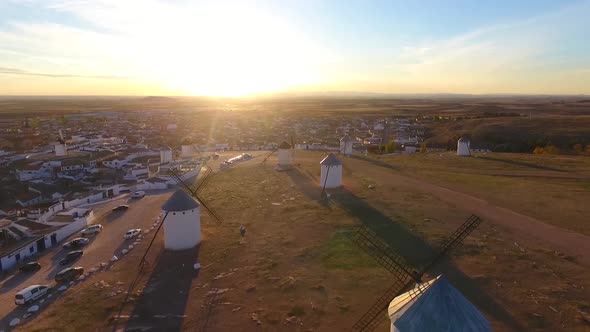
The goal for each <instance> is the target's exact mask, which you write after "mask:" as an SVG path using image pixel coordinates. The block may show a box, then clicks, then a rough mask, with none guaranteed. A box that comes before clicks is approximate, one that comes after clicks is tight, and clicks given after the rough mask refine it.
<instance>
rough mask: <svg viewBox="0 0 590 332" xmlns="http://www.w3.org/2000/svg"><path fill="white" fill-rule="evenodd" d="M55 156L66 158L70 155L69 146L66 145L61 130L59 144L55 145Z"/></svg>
mask: <svg viewBox="0 0 590 332" xmlns="http://www.w3.org/2000/svg"><path fill="white" fill-rule="evenodd" d="M55 155H56V156H57V157H64V156H67V155H68V146H67V145H66V140H65V139H64V135H63V133H62V131H61V129H60V130H59V138H58V140H57V144H55Z"/></svg>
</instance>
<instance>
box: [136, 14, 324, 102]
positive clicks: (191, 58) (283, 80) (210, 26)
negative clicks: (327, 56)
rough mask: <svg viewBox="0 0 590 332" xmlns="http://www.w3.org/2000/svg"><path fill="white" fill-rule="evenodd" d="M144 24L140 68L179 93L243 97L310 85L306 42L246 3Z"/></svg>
mask: <svg viewBox="0 0 590 332" xmlns="http://www.w3.org/2000/svg"><path fill="white" fill-rule="evenodd" d="M158 26H159V27H160V29H149V30H150V31H148V32H147V33H146V35H145V36H144V37H143V38H145V39H146V40H144V41H143V42H145V43H147V44H149V43H150V40H152V41H158V45H153V44H151V45H149V46H148V48H149V54H145V58H144V57H143V56H142V58H143V59H144V60H143V61H144V62H145V63H144V67H145V68H147V74H148V75H149V76H150V78H151V79H152V80H155V81H157V82H158V83H159V84H161V85H163V86H165V87H166V89H168V90H173V91H178V92H179V93H185V94H192V95H206V96H245V95H251V94H258V93H267V92H274V91H282V90H286V89H289V88H291V87H295V86H302V85H308V84H313V82H314V81H315V80H316V79H317V78H316V77H315V74H314V70H313V69H312V66H311V63H310V59H311V57H310V52H309V49H310V47H309V45H308V44H307V43H306V42H305V40H304V39H303V38H302V36H300V35H299V34H297V32H296V31H294V30H292V29H290V28H289V27H288V26H287V25H286V24H285V23H284V22H283V21H281V20H280V19H278V18H276V17H273V16H270V15H268V14H265V13H262V12H258V11H256V10H252V9H250V8H241V9H236V8H235V7H231V8H229V7H226V8H223V7H216V8H199V9H193V10H189V11H187V13H186V14H185V15H183V16H182V17H171V18H168V19H166V21H164V22H160V23H159V24H158Z"/></svg>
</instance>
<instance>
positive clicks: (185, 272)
mask: <svg viewBox="0 0 590 332" xmlns="http://www.w3.org/2000/svg"><path fill="white" fill-rule="evenodd" d="M199 247H200V246H197V247H196V248H193V249H187V250H182V251H167V250H163V251H162V252H161V254H159V255H158V258H157V260H156V262H154V264H155V266H154V267H153V269H151V274H150V276H149V278H148V281H147V284H146V286H145V288H144V290H143V292H142V293H141V295H140V296H139V298H138V299H137V302H136V305H135V308H134V309H133V311H132V313H131V315H130V318H129V320H128V321H127V324H126V327H125V331H142V330H146V329H147V330H150V331H181V330H182V323H183V320H184V318H185V317H186V316H185V309H186V306H187V303H188V299H189V294H190V288H191V284H192V282H193V279H195V278H196V277H198V274H199V270H195V269H194V264H195V263H197V261H198V257H199ZM144 269H145V270H147V271H146V272H148V273H149V270H150V267H149V266H148V267H144Z"/></svg>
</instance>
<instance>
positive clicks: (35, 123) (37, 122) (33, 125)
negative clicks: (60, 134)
mask: <svg viewBox="0 0 590 332" xmlns="http://www.w3.org/2000/svg"><path fill="white" fill-rule="evenodd" d="M40 124H41V119H40V118H39V117H36V118H32V119H31V121H29V125H30V126H31V128H39V125H40Z"/></svg>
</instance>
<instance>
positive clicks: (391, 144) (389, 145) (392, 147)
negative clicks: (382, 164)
mask: <svg viewBox="0 0 590 332" xmlns="http://www.w3.org/2000/svg"><path fill="white" fill-rule="evenodd" d="M381 149H382V150H383V151H385V153H393V152H395V141H394V140H391V141H389V143H386V144H383V145H382V146H381Z"/></svg>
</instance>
